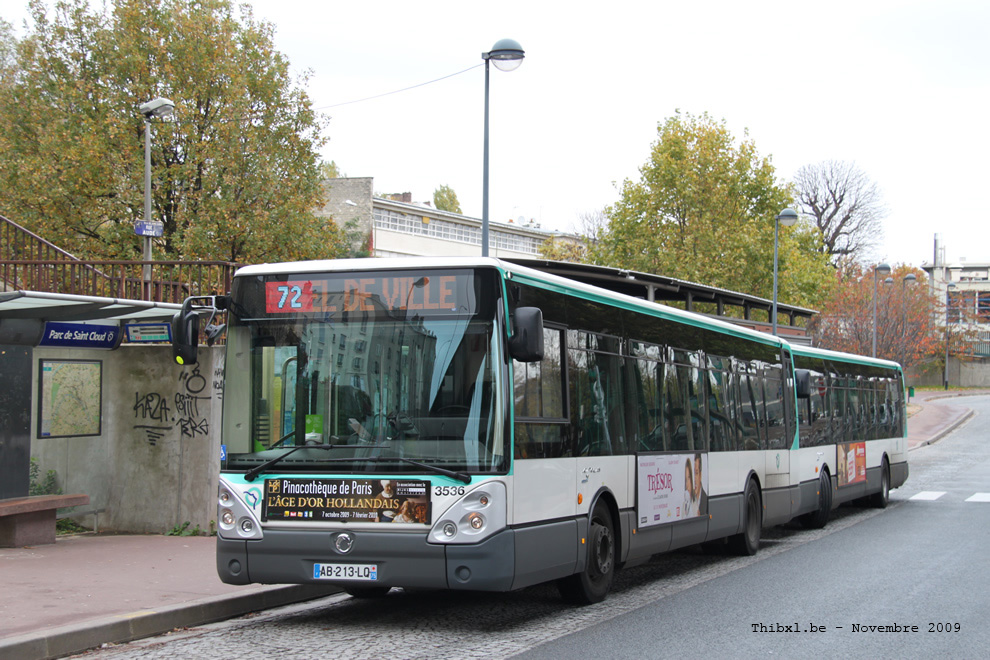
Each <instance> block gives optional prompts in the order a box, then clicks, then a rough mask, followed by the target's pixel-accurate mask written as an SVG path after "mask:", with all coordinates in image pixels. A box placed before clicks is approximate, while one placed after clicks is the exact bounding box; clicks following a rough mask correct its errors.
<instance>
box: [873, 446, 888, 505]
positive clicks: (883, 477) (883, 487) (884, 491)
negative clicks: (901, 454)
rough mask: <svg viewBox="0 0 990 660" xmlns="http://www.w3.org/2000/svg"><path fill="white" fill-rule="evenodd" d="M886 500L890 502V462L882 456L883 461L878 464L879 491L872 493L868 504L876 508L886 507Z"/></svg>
mask: <svg viewBox="0 0 990 660" xmlns="http://www.w3.org/2000/svg"><path fill="white" fill-rule="evenodd" d="M888 502H890V464H889V463H887V457H886V456H884V457H883V463H881V464H880V492H878V493H874V494H873V496H872V497H871V498H870V504H872V505H873V506H875V507H876V508H878V509H886V508H887V503H888Z"/></svg>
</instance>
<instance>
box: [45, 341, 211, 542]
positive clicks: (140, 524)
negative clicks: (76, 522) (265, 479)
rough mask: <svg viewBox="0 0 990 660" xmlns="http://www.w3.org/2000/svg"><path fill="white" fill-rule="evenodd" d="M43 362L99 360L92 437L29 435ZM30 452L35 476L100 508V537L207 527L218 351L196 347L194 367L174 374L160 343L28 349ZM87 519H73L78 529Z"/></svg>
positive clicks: (174, 368) (168, 354)
mask: <svg viewBox="0 0 990 660" xmlns="http://www.w3.org/2000/svg"><path fill="white" fill-rule="evenodd" d="M42 359H49V360H51V359H86V360H100V361H102V364H103V378H102V396H103V400H102V428H101V433H100V435H98V436H87V437H66V438H39V437H38V408H39V406H38V394H37V393H38V364H39V361H40V360H42ZM32 380H33V392H34V393H35V394H34V401H33V405H32V406H31V408H32V410H31V421H32V424H31V429H32V440H31V455H32V456H35V457H37V458H38V460H39V463H40V467H41V470H42V474H44V472H45V471H47V470H49V469H53V470H55V471H56V472H57V473H58V477H59V485H60V487H61V488H62V491H63V492H65V493H85V494H87V495H89V497H90V506H89V507H88V508H91V509H103V510H104V512H103V513H101V514H100V529H101V531H114V532H133V533H165V532H168V531H169V530H171V529H173V528H174V527H176V526H177V525H181V524H182V523H184V522H186V521H188V522H189V523H190V528H193V527H196V526H199V528H200V529H201V530H204V531H209V530H210V526H211V523H213V524H215V520H216V492H217V474H218V472H219V467H220V436H219V431H220V413H221V403H222V400H223V389H222V387H223V349H222V348H221V347H214V348H211V349H210V348H205V347H201V348H200V353H199V364H198V365H195V366H193V367H179V366H177V365H176V364H175V363H174V362H173V361H172V355H171V348H170V347H168V346H144V345H124V346H121V347H120V348H119V349H117V350H115V351H97V350H86V349H54V348H36V349H35V350H34V364H33V379H32ZM88 520H91V518H82V520H81V521H82V522H84V523H87V521H88Z"/></svg>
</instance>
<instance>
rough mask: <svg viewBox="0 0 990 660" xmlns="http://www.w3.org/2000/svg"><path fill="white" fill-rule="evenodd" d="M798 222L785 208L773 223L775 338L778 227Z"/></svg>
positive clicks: (774, 324) (789, 225)
mask: <svg viewBox="0 0 990 660" xmlns="http://www.w3.org/2000/svg"><path fill="white" fill-rule="evenodd" d="M797 221H798V214H797V211H795V210H794V209H792V208H791V207H789V206H788V207H787V208H786V209H784V210H783V211H781V212H780V213H778V214H777V217H776V218H774V221H773V310H772V312H771V316H773V321H772V323H773V335H774V337H776V336H777V242H778V233H779V231H780V225H784V226H785V227H791V226H793V225H794V223H796V222H797Z"/></svg>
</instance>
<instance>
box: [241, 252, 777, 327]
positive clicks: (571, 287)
mask: <svg viewBox="0 0 990 660" xmlns="http://www.w3.org/2000/svg"><path fill="white" fill-rule="evenodd" d="M479 267H489V268H496V269H498V270H500V271H502V272H503V273H504V274H505V276H506V278H507V279H509V280H510V281H511V280H515V281H520V282H525V283H527V284H533V285H536V286H542V287H544V288H549V289H552V290H556V291H559V292H564V291H566V292H570V293H573V294H574V295H578V296H580V297H583V298H586V299H591V300H597V301H599V302H607V303H609V304H613V305H617V306H620V307H624V308H626V309H630V310H634V311H637V312H643V313H646V314H650V315H652V316H657V317H660V318H666V319H670V320H674V321H678V322H681V323H686V324H689V325H693V326H696V327H701V328H708V329H711V330H714V331H716V332H722V333H726V334H729V335H732V336H735V337H743V338H746V339H750V340H752V341H756V342H760V343H763V344H769V345H772V346H788V345H789V344H788V343H787V342H786V341H784V340H783V339H781V338H780V337H775V336H773V335H769V334H767V333H765V332H759V331H756V330H750V329H749V328H744V327H742V326H738V325H734V324H732V323H729V322H727V321H721V320H718V319H714V318H711V317H709V316H705V315H703V314H698V313H695V312H687V311H684V310H681V309H677V308H676V307H669V306H667V305H662V304H660V303H655V302H649V301H647V300H644V299H642V298H636V297H633V296H630V295H627V294H624V293H619V292H615V291H612V290H609V289H604V288H602V287H598V286H594V285H592V284H586V283H583V282H579V281H577V280H573V279H570V278H567V277H563V276H561V275H555V274H553V273H548V272H545V271H542V270H537V269H534V268H530V267H528V266H524V265H521V264H519V263H515V262H512V261H505V260H502V259H498V258H494V257H388V258H367V259H328V260H322V261H297V262H285V263H274V264H261V265H257V266H245V267H243V268H241V269H239V270H238V271H237V272H236V273H235V274H234V276H235V277H248V276H265V275H283V274H287V273H321V272H360V271H372V270H406V269H424V268H479Z"/></svg>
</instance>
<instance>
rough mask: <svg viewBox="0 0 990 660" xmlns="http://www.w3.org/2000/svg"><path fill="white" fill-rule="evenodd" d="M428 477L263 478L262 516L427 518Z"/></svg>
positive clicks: (346, 519) (366, 520)
mask: <svg viewBox="0 0 990 660" xmlns="http://www.w3.org/2000/svg"><path fill="white" fill-rule="evenodd" d="M430 514H431V511H430V482H428V481H421V480H418V479H301V478H290V477H284V478H281V479H266V480H265V497H264V499H263V500H262V512H261V516H262V520H264V521H271V520H280V521H281V520H287V521H293V522H295V521H298V522H347V523H376V522H377V523H380V522H392V523H413V524H420V525H428V524H430Z"/></svg>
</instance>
